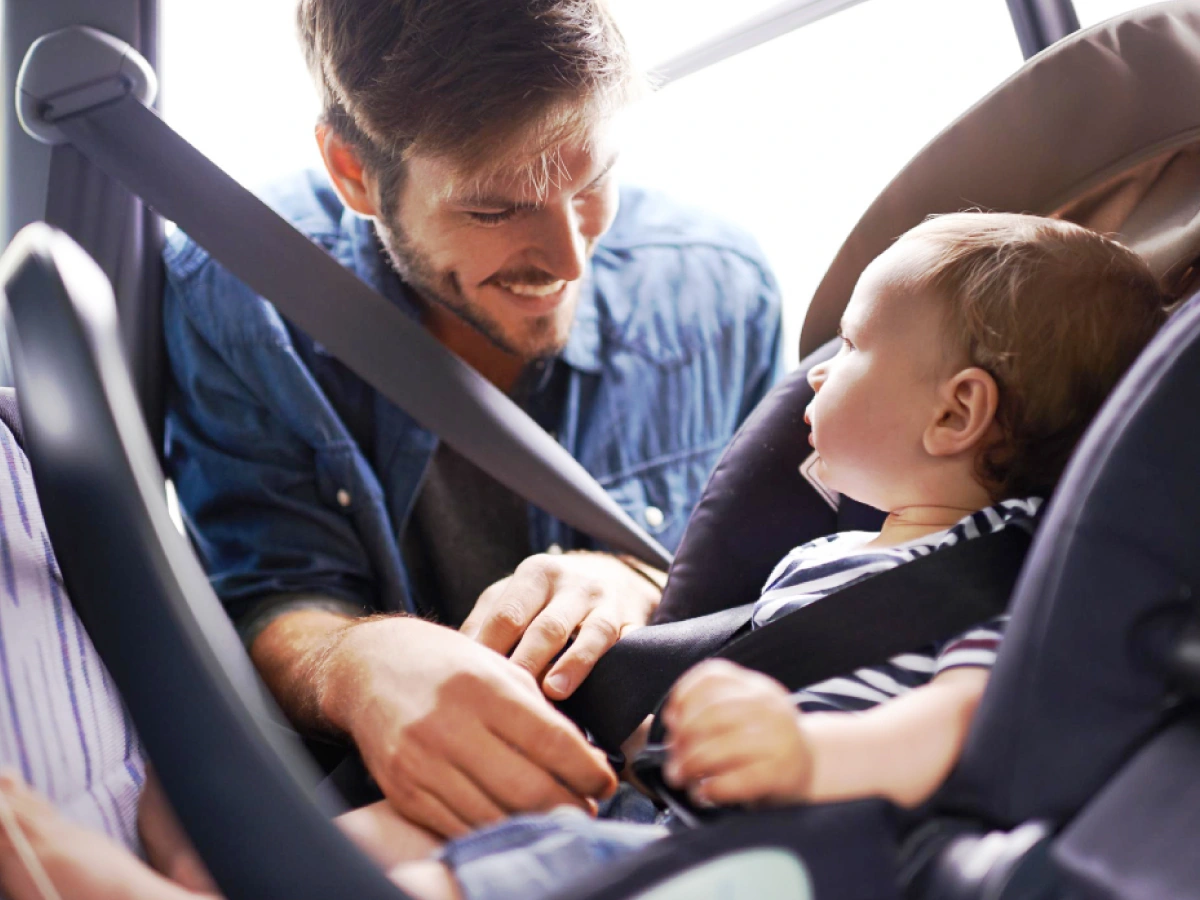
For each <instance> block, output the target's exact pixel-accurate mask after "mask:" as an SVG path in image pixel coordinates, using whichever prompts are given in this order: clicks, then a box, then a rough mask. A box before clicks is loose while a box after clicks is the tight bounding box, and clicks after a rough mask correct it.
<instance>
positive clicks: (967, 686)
mask: <svg viewBox="0 0 1200 900" xmlns="http://www.w3.org/2000/svg"><path fill="white" fill-rule="evenodd" d="M987 677H988V672H987V670H986V669H981V668H956V669H951V670H949V671H947V672H944V673H943V674H941V675H939V676H937V677H936V678H934V679H933V681H931V682H930V683H929V684H927V685H925V686H923V687H920V688H916V689H914V690H912V691H910V692H909V693H907V694H905V695H904V696H902V697H899V698H897V699H895V700H891V701H888V702H887V703H883V704H880V705H879V706H877V707H874V708H873V709H870V710H867V711H865V712H861V713H810V714H803V713H800V712H797V710H796V708H795V706H793V705H792V701H791V698H790V697H789V696H788V692H787V690H786V689H785V688H784V687H783V686H782V685H781V684H779V683H778V682H777V681H775V680H773V679H771V678H768V677H767V676H765V675H760V674H759V673H757V672H751V671H749V670H747V669H743V668H741V667H740V666H736V665H734V664H733V663H730V662H725V661H723V660H710V661H708V662H705V663H702V664H701V665H699V666H696V667H695V668H694V669H692V670H691V671H689V672H688V673H687V674H686V675H684V677H683V678H681V679H680V681H679V683H678V684H677V685H676V687H675V689H674V691H673V692H672V694H671V697H670V699H669V701H668V703H667V706H666V707H665V709H664V711H663V716H664V720H665V723H666V725H667V728H668V729H669V732H670V746H671V750H670V758H669V761H668V763H667V766H666V769H665V771H664V774H665V776H666V778H667V780H668V782H670V783H671V784H673V785H677V786H680V787H687V789H688V792H689V794H690V795H691V796H692V798H693V800H694V801H696V802H698V803H712V804H720V805H723V804H732V803H777V804H786V803H800V802H825V801H833V800H849V799H855V798H859V797H869V796H883V797H886V798H888V799H890V800H892V801H894V802H896V803H898V804H901V805H903V806H915V805H917V804H919V803H921V802H922V801H924V800H925V799H927V798H928V797H929V796H930V795H931V794H932V793H933V792H934V791H935V790H936V789H937V788H938V786H939V785H940V784H941V783H942V782H943V781H944V780H945V779H946V776H947V775H949V774H950V770H951V769H952V768H953V767H954V764H955V762H956V761H957V760H958V757H959V754H960V753H961V751H962V745H963V741H964V740H965V738H966V734H967V729H968V728H969V727H970V724H971V718H972V716H973V715H974V712H975V707H976V706H977V705H978V703H979V698H980V697H981V696H982V695H983V689H984V686H985V685H986V684H987Z"/></svg>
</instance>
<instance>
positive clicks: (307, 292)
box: [55, 96, 671, 569]
mask: <svg viewBox="0 0 1200 900" xmlns="http://www.w3.org/2000/svg"><path fill="white" fill-rule="evenodd" d="M55 124H56V125H57V126H58V127H59V128H60V129H61V130H62V132H63V133H64V134H66V135H67V136H68V138H69V139H70V141H71V143H72V144H73V145H74V146H75V148H76V149H77V150H78V151H79V152H80V153H82V154H83V155H84V156H86V157H87V158H88V159H89V160H90V161H91V162H92V163H93V164H94V165H95V166H97V167H98V168H99V169H100V170H102V171H103V172H105V173H106V174H107V175H109V176H110V177H112V178H114V179H115V180H117V181H118V182H120V183H121V184H123V185H125V187H126V188H128V189H129V190H130V191H132V192H133V193H135V194H137V195H138V196H139V197H141V198H142V200H144V201H145V202H146V203H147V204H148V205H149V206H151V207H152V208H153V209H155V210H156V211H157V212H158V213H159V214H160V215H162V216H163V217H165V218H167V219H170V220H172V221H174V222H175V223H176V224H177V225H179V227H180V228H182V229H184V230H185V231H186V232H187V233H188V234H189V236H191V237H192V238H193V239H195V240H196V241H197V242H198V243H199V244H200V245H201V246H203V247H204V248H205V249H207V250H208V252H209V253H211V254H212V255H213V257H215V258H216V259H217V260H218V261H219V262H220V263H221V264H222V265H224V266H225V267H226V268H227V269H228V270H229V271H230V272H232V273H233V274H234V275H235V276H237V277H238V278H240V279H241V280H242V281H243V282H245V283H246V284H247V285H248V286H249V287H250V288H251V289H253V290H254V291H255V292H257V293H258V294H260V295H261V296H263V297H266V298H267V299H269V300H270V301H271V302H272V303H273V304H274V305H275V306H276V307H277V308H278V309H279V311H280V312H281V313H282V314H283V315H284V316H285V317H287V318H288V319H289V320H290V321H292V322H293V323H294V324H295V325H296V326H297V327H299V328H300V329H302V330H303V331H304V332H305V333H306V334H308V335H309V336H310V337H312V338H313V339H314V340H317V341H319V342H320V343H321V344H322V345H324V346H325V347H326V348H327V349H328V350H329V351H330V352H331V353H332V354H333V355H334V356H336V357H337V358H338V359H339V360H341V361H342V362H343V363H344V364H345V365H346V366H347V367H348V368H349V369H351V370H352V371H353V372H355V373H356V374H357V375H359V376H360V377H361V378H362V379H363V380H364V381H366V382H367V383H368V384H370V385H372V386H373V387H374V388H375V389H376V390H378V391H379V392H380V393H381V394H383V395H384V396H385V397H387V398H388V399H389V400H390V401H391V402H393V403H395V404H396V405H397V406H399V407H400V408H402V409H404V410H405V411H406V412H408V413H409V414H410V415H412V417H413V418H414V419H416V420H417V421H418V422H419V423H421V425H423V426H424V427H425V428H428V429H429V430H430V431H432V432H434V433H435V434H437V435H438V436H439V437H441V438H442V439H443V440H445V441H446V443H448V444H449V445H450V446H451V447H453V448H454V449H455V450H457V451H458V452H459V453H460V454H462V455H463V456H465V457H466V458H467V459H469V460H470V461H471V462H473V463H474V464H475V465H477V466H479V468H481V469H483V470H484V471H485V472H487V473H488V474H489V475H491V476H492V477H493V478H495V479H496V480H497V481H499V482H500V483H502V484H504V485H506V486H507V487H509V488H510V489H512V490H513V491H515V492H516V493H518V494H520V495H521V496H523V497H525V498H526V499H527V500H529V501H530V502H532V503H534V504H535V505H537V506H539V507H540V508H541V509H543V510H545V511H546V512H547V513H549V514H551V515H553V516H555V517H556V518H559V519H561V520H562V521H564V522H566V523H568V524H569V525H571V526H573V527H575V528H578V529H579V530H581V531H583V532H585V533H587V534H589V535H591V536H592V537H594V538H596V539H597V540H599V541H601V542H603V543H605V544H607V545H609V546H611V547H613V548H615V549H618V550H623V551H626V552H628V553H632V554H634V555H636V556H638V557H639V558H641V559H642V560H644V561H646V562H648V563H650V564H652V565H655V566H658V567H660V568H664V569H665V568H667V567H668V566H669V565H670V560H671V557H670V554H669V553H667V551H666V550H665V549H663V547H662V546H661V545H660V544H659V543H658V542H657V541H655V540H654V539H653V538H652V537H651V536H650V535H648V534H647V533H646V532H645V531H644V530H642V529H641V528H640V527H638V525H637V524H636V523H634V522H633V520H632V519H631V518H630V517H629V516H628V515H627V514H626V513H625V511H624V510H622V509H621V507H620V506H618V505H617V503H616V502H615V501H614V500H613V499H612V498H611V497H610V496H609V495H608V494H607V493H605V491H604V490H603V488H601V487H600V485H599V484H598V483H597V482H596V481H595V479H594V478H592V476H591V475H590V474H589V473H588V472H587V471H586V470H585V469H584V468H583V466H581V465H580V464H579V463H578V462H577V461H576V460H575V459H574V458H573V457H572V456H571V455H570V454H569V453H568V452H567V451H566V450H565V449H564V448H563V447H561V446H560V445H559V444H558V443H557V442H556V441H555V440H554V439H553V438H552V437H550V435H548V434H547V433H546V432H545V431H543V430H542V429H541V428H540V427H539V426H538V425H537V423H535V422H534V421H533V420H532V419H531V418H530V417H529V416H528V415H526V414H525V413H524V412H523V411H522V410H521V409H520V408H519V407H518V406H517V405H516V404H515V403H513V402H512V401H511V400H510V399H509V398H508V397H507V396H505V395H504V393H503V392H501V391H500V390H498V389H497V388H496V387H495V386H494V385H492V384H491V383H490V382H488V381H487V380H486V379H485V378H483V377H482V376H481V375H479V373H477V372H476V371H475V370H474V369H472V368H471V367H470V366H468V365H467V364H466V363H464V362H463V361H462V360H460V359H459V358H458V357H456V356H454V355H453V354H452V353H450V352H449V351H448V350H446V349H445V348H444V347H443V346H442V345H441V344H439V343H438V342H437V341H436V340H435V339H434V338H433V337H432V336H431V335H430V334H429V333H428V332H426V331H425V329H423V328H422V327H421V326H420V325H419V324H418V323H416V322H413V321H411V320H410V319H409V318H408V317H407V316H406V315H405V314H404V313H403V312H402V311H401V310H400V309H399V308H397V307H396V306H395V305H394V304H392V303H390V302H388V301H387V300H386V299H385V298H383V297H382V296H380V295H379V294H378V293H377V292H375V291H374V290H372V289H371V288H370V287H368V286H367V285H366V284H364V283H363V282H362V281H360V280H359V279H358V278H357V277H356V276H355V275H353V274H352V273H351V272H349V271H347V270H346V269H344V268H343V267H342V266H341V265H340V264H338V263H337V261H335V260H334V259H333V258H332V257H330V256H329V255H328V254H327V253H325V252H324V251H323V250H322V249H320V248H319V247H317V246H316V245H314V244H312V243H311V242H310V241H309V240H308V239H307V238H306V237H305V236H304V235H303V234H301V233H300V232H299V231H297V230H296V229H295V228H293V227H292V226H291V225H290V224H289V223H288V222H287V221H285V220H284V219H283V218H282V217H280V216H279V215H278V214H276V213H275V212H274V211H273V210H271V209H270V208H269V207H268V206H267V205H266V204H265V203H263V202H262V201H261V200H259V199H258V198H257V197H255V196H254V195H253V194H251V193H250V192H249V191H247V190H246V189H245V188H243V187H242V186H241V185H239V184H238V183H237V182H236V181H234V180H233V179H232V178H231V177H229V176H228V175H227V174H225V172H223V171H222V170H221V169H219V168H218V167H217V166H216V165H214V164H213V163H212V162H211V161H209V160H208V159H207V158H206V157H205V156H204V155H203V154H201V153H200V152H199V151H198V150H196V149H195V148H194V147H192V146H191V145H190V144H189V143H188V142H187V141H185V140H184V139H183V138H181V137H180V136H179V135H177V134H176V133H175V132H174V131H172V130H171V129H170V128H169V127H168V126H167V125H166V124H165V123H164V122H163V121H162V120H161V119H160V118H159V117H158V116H157V115H155V113H154V112H153V111H152V110H150V109H148V108H146V107H145V106H143V105H142V104H141V103H140V102H139V101H138V100H137V99H135V98H134V97H132V96H126V97H124V98H122V99H120V100H117V101H115V102H113V103H110V104H107V105H104V106H99V107H93V108H92V109H89V110H87V111H86V112H83V113H80V114H78V115H75V116H72V117H69V118H65V119H61V120H59V121H57V122H55ZM56 152H58V151H56Z"/></svg>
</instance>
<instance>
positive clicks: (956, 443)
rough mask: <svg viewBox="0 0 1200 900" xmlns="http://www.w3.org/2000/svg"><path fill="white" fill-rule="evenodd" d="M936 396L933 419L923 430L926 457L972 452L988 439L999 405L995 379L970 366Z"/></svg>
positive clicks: (945, 385) (998, 391) (948, 381)
mask: <svg viewBox="0 0 1200 900" xmlns="http://www.w3.org/2000/svg"><path fill="white" fill-rule="evenodd" d="M938 395H939V403H938V407H937V409H936V411H935V414H934V419H933V421H932V422H930V424H929V427H928V428H927V429H926V430H925V437H924V444H925V451H926V452H927V453H929V454H930V455H931V456H955V455H957V454H959V453H963V452H966V451H972V450H974V449H975V448H977V447H978V446H979V445H980V444H981V443H982V442H983V441H984V440H986V439H987V438H988V435H989V433H990V431H991V429H992V425H993V424H995V421H996V408H997V406H998V405H999V403H1000V389H999V388H998V387H997V386H996V379H994V378H993V377H992V376H991V375H989V374H988V373H987V372H986V371H984V370H983V369H980V368H978V367H977V366H972V367H971V368H969V369H963V370H962V371H961V372H959V373H958V374H956V375H955V376H953V377H952V378H950V379H948V380H947V381H946V382H945V383H944V384H943V385H942V386H941V388H940V389H939V391H938Z"/></svg>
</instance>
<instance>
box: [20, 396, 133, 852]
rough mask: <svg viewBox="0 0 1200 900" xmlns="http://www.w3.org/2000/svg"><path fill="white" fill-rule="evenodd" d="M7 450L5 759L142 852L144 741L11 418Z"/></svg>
mask: <svg viewBox="0 0 1200 900" xmlns="http://www.w3.org/2000/svg"><path fill="white" fill-rule="evenodd" d="M0 419H4V420H5V421H12V419H11V418H10V417H9V416H7V415H0ZM14 424H15V423H14ZM0 453H2V454H3V457H4V463H3V465H2V466H0V682H2V683H0V765H3V766H6V767H9V768H12V769H15V770H16V771H17V772H19V773H20V774H21V777H22V778H23V779H24V780H25V782H26V783H28V784H29V785H31V786H32V787H34V788H36V789H37V790H38V791H39V792H41V793H42V794H43V795H44V796H46V797H47V798H49V800H50V801H51V802H52V803H53V804H54V806H55V807H56V808H57V809H58V810H59V812H61V813H62V814H63V815H65V816H66V817H68V818H69V819H71V820H73V821H75V822H77V823H79V824H81V825H84V826H87V827H90V828H94V829H98V830H100V831H103V832H105V833H106V834H108V835H109V836H110V837H112V838H114V839H115V840H117V841H118V842H120V843H122V844H124V845H125V846H127V847H129V848H130V849H131V850H133V851H134V852H139V851H140V842H139V841H138V836H137V803H138V797H139V795H140V792H141V787H142V783H143V780H144V764H143V757H142V749H141V745H140V743H139V741H138V738H137V734H136V732H135V731H134V728H133V723H132V722H131V721H130V719H129V716H128V714H127V713H126V710H125V708H124V706H123V705H122V703H121V700H120V698H119V696H118V695H117V689H116V686H115V685H114V684H113V681H112V678H111V677H110V676H109V674H108V672H107V670H106V669H105V668H104V664H103V663H102V662H101V661H100V657H99V655H98V654H97V652H96V648H95V647H94V646H93V645H92V642H91V640H90V639H89V638H88V636H87V633H86V632H85V631H84V629H83V625H82V623H81V622H80V621H79V617H78V616H76V615H75V611H74V610H73V609H72V607H71V601H70V600H69V599H68V598H67V595H66V593H65V592H64V590H63V581H62V574H61V573H60V571H59V568H58V563H57V561H56V560H55V558H54V551H53V550H52V549H51V548H50V539H49V538H48V537H47V535H46V525H45V522H44V520H43V518H42V511H41V507H40V506H39V505H38V500H37V496H36V495H35V493H34V487H33V477H32V475H31V473H30V468H29V460H28V459H27V458H26V456H25V453H24V451H23V450H22V449H21V446H20V444H19V443H18V441H17V439H16V438H15V437H14V435H13V431H11V430H10V429H9V428H8V427H7V426H6V425H5V424H0Z"/></svg>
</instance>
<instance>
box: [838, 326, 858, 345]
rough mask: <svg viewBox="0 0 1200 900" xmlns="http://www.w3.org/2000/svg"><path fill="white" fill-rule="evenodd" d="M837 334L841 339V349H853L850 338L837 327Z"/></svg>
mask: <svg viewBox="0 0 1200 900" xmlns="http://www.w3.org/2000/svg"><path fill="white" fill-rule="evenodd" d="M837 336H838V337H839V338H840V339H841V341H842V349H843V350H853V349H854V344H853V343H852V342H851V341H850V338H848V337H846V335H844V334H843V333H842V329H841V328H838V332H837Z"/></svg>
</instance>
